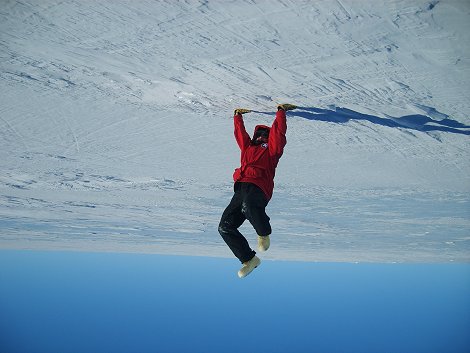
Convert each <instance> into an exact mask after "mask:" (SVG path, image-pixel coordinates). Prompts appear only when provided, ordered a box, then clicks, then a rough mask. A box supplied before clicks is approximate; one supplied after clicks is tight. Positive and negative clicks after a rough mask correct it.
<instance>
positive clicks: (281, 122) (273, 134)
mask: <svg viewBox="0 0 470 353" xmlns="http://www.w3.org/2000/svg"><path fill="white" fill-rule="evenodd" d="M286 132H287V120H286V112H285V111H284V110H282V109H280V110H278V111H277V113H276V118H275V119H274V122H273V125H272V126H271V131H270V132H269V153H270V154H271V155H272V156H275V157H277V158H281V156H282V153H283V152H284V146H285V145H286V143H287V140H286Z"/></svg>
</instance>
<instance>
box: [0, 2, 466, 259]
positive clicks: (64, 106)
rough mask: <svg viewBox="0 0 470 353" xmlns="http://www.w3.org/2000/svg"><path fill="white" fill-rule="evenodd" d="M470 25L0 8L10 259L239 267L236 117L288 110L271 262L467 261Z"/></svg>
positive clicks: (409, 16)
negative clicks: (234, 244)
mask: <svg viewBox="0 0 470 353" xmlns="http://www.w3.org/2000/svg"><path fill="white" fill-rule="evenodd" d="M469 14H470V5H469V4H468V2H466V1H402V0H394V1H372V0H371V1H352V0H351V1H346V0H341V1H339V0H338V1H288V0H279V1H260V0H254V1H187V2H175V1H157V2H155V1H143V0H142V1H111V0H109V1H72V0H70V1H52V0H50V1H40V2H39V1H22V2H17V1H2V2H1V3H0V33H1V37H0V58H1V64H0V78H1V80H0V91H1V95H0V126H1V129H0V147H1V149H0V231H1V237H0V247H2V248H10V247H13V248H47V249H50V248H70V249H89V250H91V249H97V250H118V251H139V252H159V253H173V254H196V255H214V256H228V257H231V256H232V255H231V253H230V252H229V250H228V249H227V248H226V246H225V244H224V243H223V242H222V240H221V238H220V236H219V235H218V233H217V230H216V228H217V224H218V220H219V217H220V214H221V212H222V211H223V209H224V207H225V206H226V204H227V203H228V201H229V199H230V197H231V193H232V190H231V188H232V182H231V174H232V172H233V169H234V168H236V167H237V166H238V165H237V164H238V160H239V152H238V148H237V146H236V144H235V142H234V140H233V132H232V130H233V127H232V121H231V114H232V111H233V109H234V108H236V107H239V106H242V107H247V108H252V109H255V110H256V111H257V113H252V114H250V115H246V119H245V120H246V125H247V128H248V129H249V130H252V129H253V127H254V126H255V125H256V124H259V123H264V124H270V123H271V121H272V118H273V114H274V111H275V107H276V104H277V103H279V102H292V103H295V104H297V105H299V106H300V107H301V109H299V110H296V111H294V112H290V113H289V116H288V126H289V128H288V135H287V139H288V145H287V147H286V150H285V154H284V156H283V158H282V159H281V162H280V164H279V168H278V172H277V176H276V190H275V195H274V198H273V200H272V201H271V203H270V205H269V207H268V213H269V214H270V216H271V218H272V225H273V229H274V232H275V234H273V239H275V240H274V241H273V247H272V249H271V250H270V252H269V254H268V255H266V256H265V257H266V258H275V259H287V258H289V259H306V260H310V261H387V262H388V261H469V260H470V205H469V202H470V197H469V193H468V192H469V191H470V177H469V176H470V158H469V150H470V149H469V147H470V138H469V135H470V99H469V98H470V93H469V92H470V90H469V89H468V82H469V79H470V50H469V49H470V25H469V21H468V18H469ZM244 231H245V232H246V234H247V235H248V234H249V233H250V232H252V230H251V229H250V227H249V226H246V227H245V228H244Z"/></svg>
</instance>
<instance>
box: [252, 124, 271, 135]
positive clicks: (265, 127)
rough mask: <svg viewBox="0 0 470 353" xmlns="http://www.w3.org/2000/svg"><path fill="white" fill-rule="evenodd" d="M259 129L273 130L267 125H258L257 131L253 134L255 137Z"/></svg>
mask: <svg viewBox="0 0 470 353" xmlns="http://www.w3.org/2000/svg"><path fill="white" fill-rule="evenodd" d="M259 129H266V130H268V131H270V130H271V128H270V127H269V126H266V125H256V126H255V131H254V132H253V136H254V135H255V134H256V131H258V130H259Z"/></svg>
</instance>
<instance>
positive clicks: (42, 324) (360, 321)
mask: <svg viewBox="0 0 470 353" xmlns="http://www.w3.org/2000/svg"><path fill="white" fill-rule="evenodd" d="M237 270H238V263H237V261H236V260H232V259H222V258H208V257H187V256H164V255H139V254H112V253H81V252H28V251H1V252H0V287H1V291H0V311H1V312H2V315H1V316H0V332H2V334H1V337H0V347H1V351H2V352H5V353H9V352H36V353H37V352H92V351H93V352H444V351H445V352H468V350H469V349H470V338H469V337H468V335H467V333H468V332H469V328H470V300H469V299H468V298H470V265H469V264H339V263H303V262H283V261H264V262H263V263H262V264H261V266H260V267H259V268H258V269H256V270H255V271H254V272H253V273H252V274H251V275H250V276H249V277H247V278H245V279H243V280H241V279H239V278H238V277H237V276H236V271H237Z"/></svg>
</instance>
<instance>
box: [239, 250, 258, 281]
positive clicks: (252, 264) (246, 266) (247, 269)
mask: <svg viewBox="0 0 470 353" xmlns="http://www.w3.org/2000/svg"><path fill="white" fill-rule="evenodd" d="M260 263H261V260H260V259H259V257H258V256H256V255H255V256H253V258H252V259H251V260H248V261H247V262H244V263H243V266H242V268H241V269H240V271H238V277H240V278H243V277H246V276H248V275H249V274H250V273H251V271H253V270H254V269H255V268H256V267H258V266H259V264H260Z"/></svg>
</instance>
